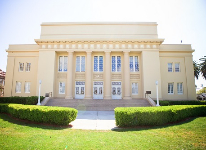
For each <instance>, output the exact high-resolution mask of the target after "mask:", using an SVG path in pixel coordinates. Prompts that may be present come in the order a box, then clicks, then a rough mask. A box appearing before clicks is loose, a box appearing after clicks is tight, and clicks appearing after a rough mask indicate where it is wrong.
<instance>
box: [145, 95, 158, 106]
mask: <svg viewBox="0 0 206 150" xmlns="http://www.w3.org/2000/svg"><path fill="white" fill-rule="evenodd" d="M147 100H148V102H149V103H150V104H151V105H152V106H156V103H155V102H154V100H153V99H152V98H151V97H150V96H149V95H148V96H147Z"/></svg>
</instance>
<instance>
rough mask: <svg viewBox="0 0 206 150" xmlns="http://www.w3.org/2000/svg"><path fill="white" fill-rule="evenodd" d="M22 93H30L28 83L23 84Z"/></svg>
mask: <svg viewBox="0 0 206 150" xmlns="http://www.w3.org/2000/svg"><path fill="white" fill-rule="evenodd" d="M24 91H25V93H30V82H25V87H24Z"/></svg>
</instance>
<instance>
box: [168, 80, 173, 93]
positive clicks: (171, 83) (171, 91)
mask: <svg viewBox="0 0 206 150" xmlns="http://www.w3.org/2000/svg"><path fill="white" fill-rule="evenodd" d="M169 85H172V88H171V87H170V91H169ZM171 89H172V90H171ZM167 93H168V94H174V82H169V83H168V84H167Z"/></svg>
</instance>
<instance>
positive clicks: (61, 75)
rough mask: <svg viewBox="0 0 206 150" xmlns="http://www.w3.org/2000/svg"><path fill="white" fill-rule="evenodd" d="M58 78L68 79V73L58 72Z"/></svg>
mask: <svg viewBox="0 0 206 150" xmlns="http://www.w3.org/2000/svg"><path fill="white" fill-rule="evenodd" d="M57 78H58V79H66V78H67V73H58V74H57Z"/></svg>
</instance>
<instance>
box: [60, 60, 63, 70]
mask: <svg viewBox="0 0 206 150" xmlns="http://www.w3.org/2000/svg"><path fill="white" fill-rule="evenodd" d="M62 67H63V57H62V56H59V71H63V70H62Z"/></svg>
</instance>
